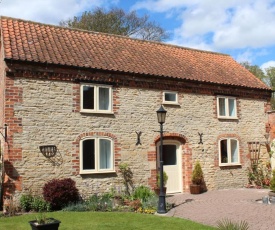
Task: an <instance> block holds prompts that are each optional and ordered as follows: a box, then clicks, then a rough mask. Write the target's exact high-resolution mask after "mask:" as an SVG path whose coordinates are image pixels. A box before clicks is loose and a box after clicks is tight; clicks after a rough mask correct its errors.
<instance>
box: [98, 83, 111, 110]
mask: <svg viewBox="0 0 275 230" xmlns="http://www.w3.org/2000/svg"><path fill="white" fill-rule="evenodd" d="M109 93H110V89H109V88H102V87H99V99H98V100H99V110H109V109H110V97H109Z"/></svg>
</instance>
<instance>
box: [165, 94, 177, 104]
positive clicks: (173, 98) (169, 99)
mask: <svg viewBox="0 0 275 230" xmlns="http://www.w3.org/2000/svg"><path fill="white" fill-rule="evenodd" d="M163 104H178V93H177V92H173V91H164V92H163Z"/></svg>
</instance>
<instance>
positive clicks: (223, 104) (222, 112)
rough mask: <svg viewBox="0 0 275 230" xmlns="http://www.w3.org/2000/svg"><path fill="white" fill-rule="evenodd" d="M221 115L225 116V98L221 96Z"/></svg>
mask: <svg viewBox="0 0 275 230" xmlns="http://www.w3.org/2000/svg"><path fill="white" fill-rule="evenodd" d="M219 115H220V116H225V98H219Z"/></svg>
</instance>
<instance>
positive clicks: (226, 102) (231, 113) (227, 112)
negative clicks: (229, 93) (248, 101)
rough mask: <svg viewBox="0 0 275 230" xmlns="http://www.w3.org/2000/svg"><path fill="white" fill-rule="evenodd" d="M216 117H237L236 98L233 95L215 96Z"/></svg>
mask: <svg viewBox="0 0 275 230" xmlns="http://www.w3.org/2000/svg"><path fill="white" fill-rule="evenodd" d="M217 108H218V109H217V112H218V118H225V119H237V100H236V98H235V97H225V96H218V97H217Z"/></svg>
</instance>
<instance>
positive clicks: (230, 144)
mask: <svg viewBox="0 0 275 230" xmlns="http://www.w3.org/2000/svg"><path fill="white" fill-rule="evenodd" d="M219 165H220V166H228V165H240V151H239V141H238V140H237V139H234V138H223V139H221V140H219Z"/></svg>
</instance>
